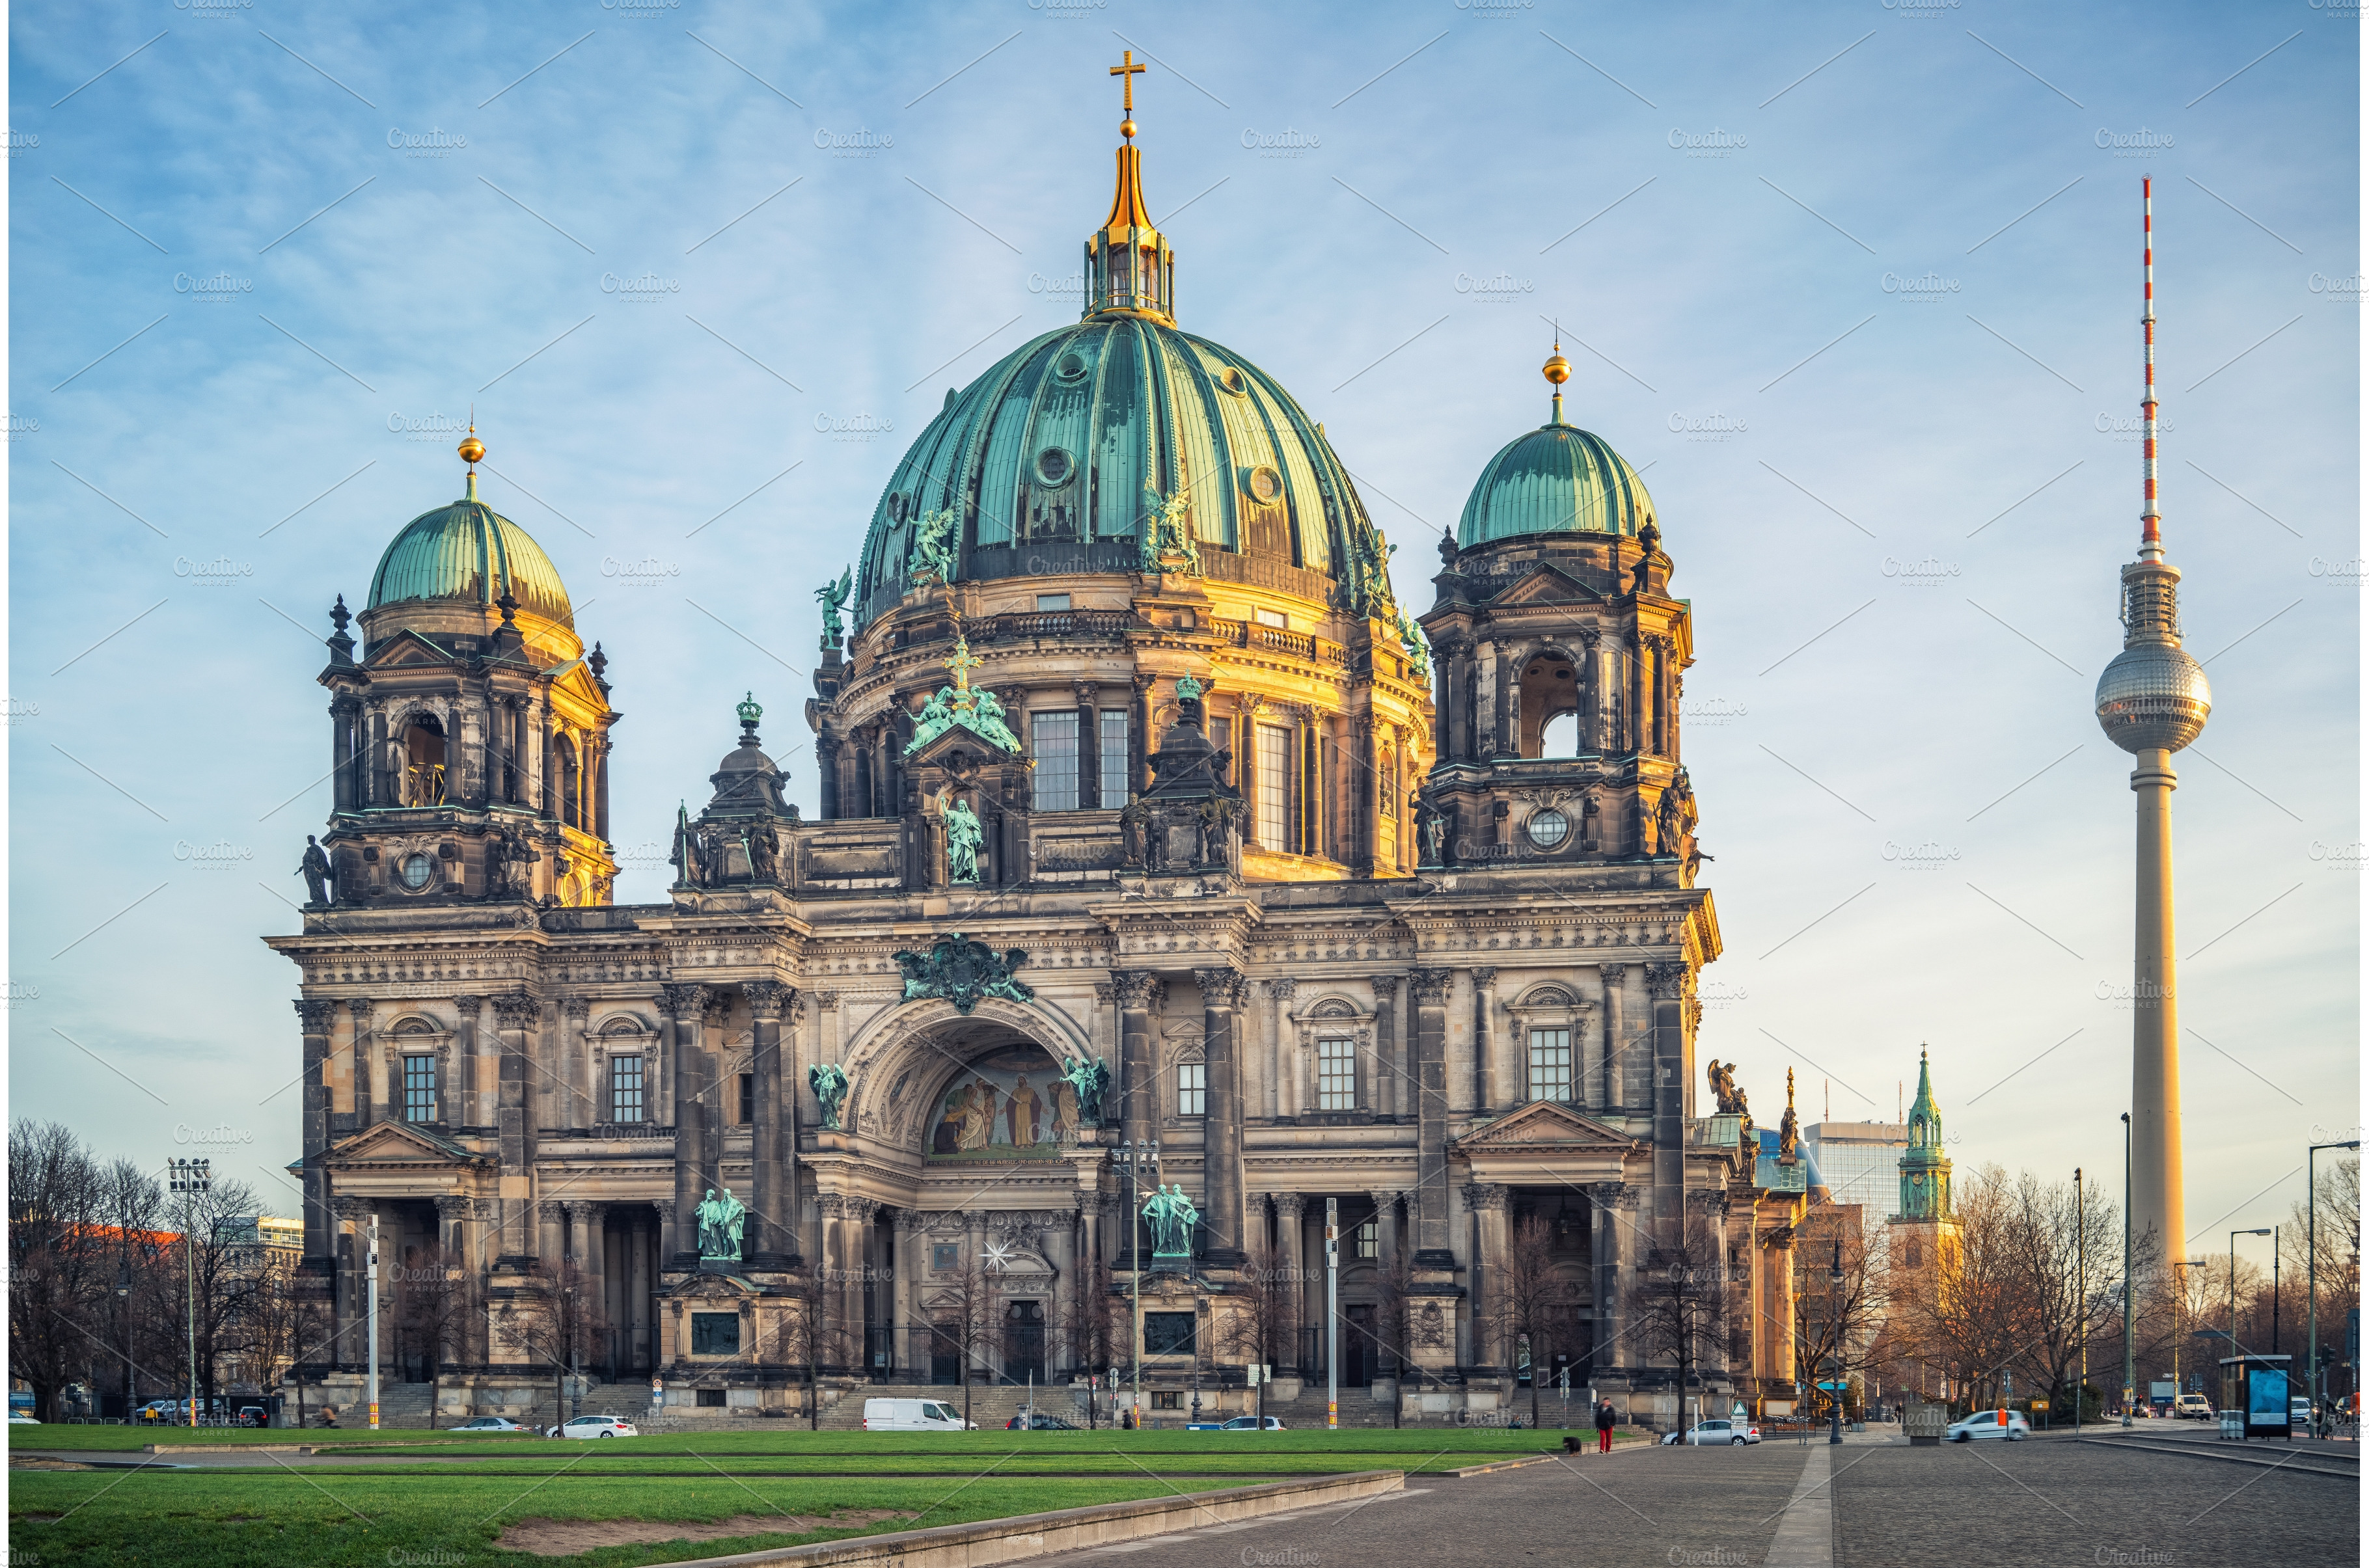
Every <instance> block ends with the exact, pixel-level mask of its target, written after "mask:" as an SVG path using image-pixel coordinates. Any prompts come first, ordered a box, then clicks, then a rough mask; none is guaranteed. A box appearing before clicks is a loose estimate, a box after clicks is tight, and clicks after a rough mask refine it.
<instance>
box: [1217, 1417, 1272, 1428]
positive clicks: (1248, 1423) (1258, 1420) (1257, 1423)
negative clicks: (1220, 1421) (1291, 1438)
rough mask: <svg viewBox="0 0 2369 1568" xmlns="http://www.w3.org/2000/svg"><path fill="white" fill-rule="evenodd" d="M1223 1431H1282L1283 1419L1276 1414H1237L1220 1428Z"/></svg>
mask: <svg viewBox="0 0 2369 1568" xmlns="http://www.w3.org/2000/svg"><path fill="white" fill-rule="evenodd" d="M1282 1430H1283V1421H1282V1418H1281V1417H1279V1416H1274V1415H1237V1416H1235V1417H1234V1418H1233V1419H1232V1420H1231V1421H1229V1422H1227V1423H1226V1424H1225V1425H1224V1426H1221V1427H1219V1431H1221V1432H1280V1431H1282Z"/></svg>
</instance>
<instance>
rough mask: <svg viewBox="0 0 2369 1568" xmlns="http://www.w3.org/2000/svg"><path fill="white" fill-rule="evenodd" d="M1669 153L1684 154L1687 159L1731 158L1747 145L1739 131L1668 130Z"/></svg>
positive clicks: (1714, 127) (1713, 129) (1712, 128)
mask: <svg viewBox="0 0 2369 1568" xmlns="http://www.w3.org/2000/svg"><path fill="white" fill-rule="evenodd" d="M1669 142H1670V151H1672V152H1673V153H1685V154H1686V155H1687V156H1688V157H1689V158H1732V157H1734V156H1735V154H1736V153H1741V152H1743V151H1744V150H1745V146H1746V145H1747V144H1748V143H1746V142H1745V137H1744V132H1742V131H1722V130H1721V129H1720V128H1719V127H1717V126H1715V125H1714V126H1712V127H1711V129H1710V130H1709V131H1687V130H1683V129H1681V128H1679V127H1677V126H1675V125H1674V126H1672V127H1671V128H1670V135H1669Z"/></svg>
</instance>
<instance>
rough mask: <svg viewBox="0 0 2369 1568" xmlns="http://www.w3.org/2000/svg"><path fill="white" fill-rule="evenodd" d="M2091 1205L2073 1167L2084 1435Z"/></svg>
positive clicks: (2077, 1388)
mask: <svg viewBox="0 0 2369 1568" xmlns="http://www.w3.org/2000/svg"><path fill="white" fill-rule="evenodd" d="M2073 1271H2074V1272H2073V1278H2074V1279H2075V1281H2076V1283H2075V1285H2074V1287H2073V1299H2074V1301H2075V1302H2076V1303H2077V1307H2076V1310H2077V1312H2079V1313H2080V1320H2079V1322H2078V1323H2077V1324H2076V1325H2075V1326H2076V1327H2077V1329H2078V1331H2079V1333H2080V1335H2081V1372H2080V1375H2079V1376H2078V1377H2077V1378H2075V1379H2074V1380H2073V1435H2074V1436H2075V1437H2079V1436H2080V1435H2081V1396H2082V1395H2083V1394H2085V1393H2087V1392H2089V1204H2088V1203H2086V1202H2084V1201H2083V1199H2082V1197H2081V1167H2080V1166H2078V1165H2075V1166H2074V1167H2073Z"/></svg>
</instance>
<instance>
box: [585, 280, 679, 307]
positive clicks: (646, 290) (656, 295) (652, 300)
mask: <svg viewBox="0 0 2369 1568" xmlns="http://www.w3.org/2000/svg"><path fill="white" fill-rule="evenodd" d="M601 292H602V293H603V294H610V295H613V296H615V297H616V298H618V299H620V300H623V301H625V303H627V304H629V305H655V304H657V303H658V301H661V300H664V299H666V298H667V297H669V295H673V294H680V293H681V292H682V283H681V280H680V279H678V278H661V277H659V276H658V274H657V273H655V272H645V273H643V274H642V275H641V276H640V277H638V278H621V277H619V276H618V275H617V274H616V273H613V272H604V273H602V274H601Z"/></svg>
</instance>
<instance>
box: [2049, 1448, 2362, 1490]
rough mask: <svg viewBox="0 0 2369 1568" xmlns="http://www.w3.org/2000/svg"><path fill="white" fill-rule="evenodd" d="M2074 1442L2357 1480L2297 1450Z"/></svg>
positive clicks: (2350, 1473) (2354, 1475)
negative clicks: (2278, 1452) (2280, 1453)
mask: <svg viewBox="0 0 2369 1568" xmlns="http://www.w3.org/2000/svg"><path fill="white" fill-rule="evenodd" d="M2074 1441H2076V1442H2081V1443H2095V1444H2097V1445H2098V1446H2099V1447H2100V1448H2102V1449H2129V1450H2130V1451H2132V1452H2134V1453H2142V1454H2169V1455H2171V1456H2173V1457H2174V1458H2176V1459H2192V1460H2220V1461H2221V1462H2222V1463H2224V1464H2242V1465H2250V1466H2252V1467H2253V1468H2254V1469H2256V1470H2277V1471H2285V1472H2286V1473H2287V1474H2289V1475H2326V1476H2331V1477H2333V1478H2335V1479H2336V1480H2338V1481H2351V1482H2358V1481H2359V1480H2360V1479H2361V1477H2360V1474H2359V1472H2358V1471H2349V1470H2323V1469H2320V1468H2319V1467H2318V1466H2317V1465H2307V1464H2298V1463H2296V1462H2295V1460H2302V1459H2310V1458H2315V1457H2318V1456H2315V1455H2313V1454H2311V1453H2310V1452H2309V1451H2307V1450H2306V1449H2296V1450H2295V1454H2294V1457H2293V1458H2291V1459H2284V1460H2273V1459H2269V1458H2265V1457H2263V1456H2262V1455H2260V1454H2258V1453H2256V1454H2248V1453H2237V1452H2229V1451H2225V1450H2222V1449H2208V1448H2204V1447H2202V1446H2199V1447H2197V1448H2195V1449H2189V1448H2187V1447H2185V1446H2182V1447H2179V1448H2173V1447H2171V1446H2169V1445H2168V1444H2166V1443H2160V1442H2157V1443H2145V1442H2134V1441H2133V1440H2132V1439H2130V1438H2127V1437H2077V1438H2075V1439H2074Z"/></svg>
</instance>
